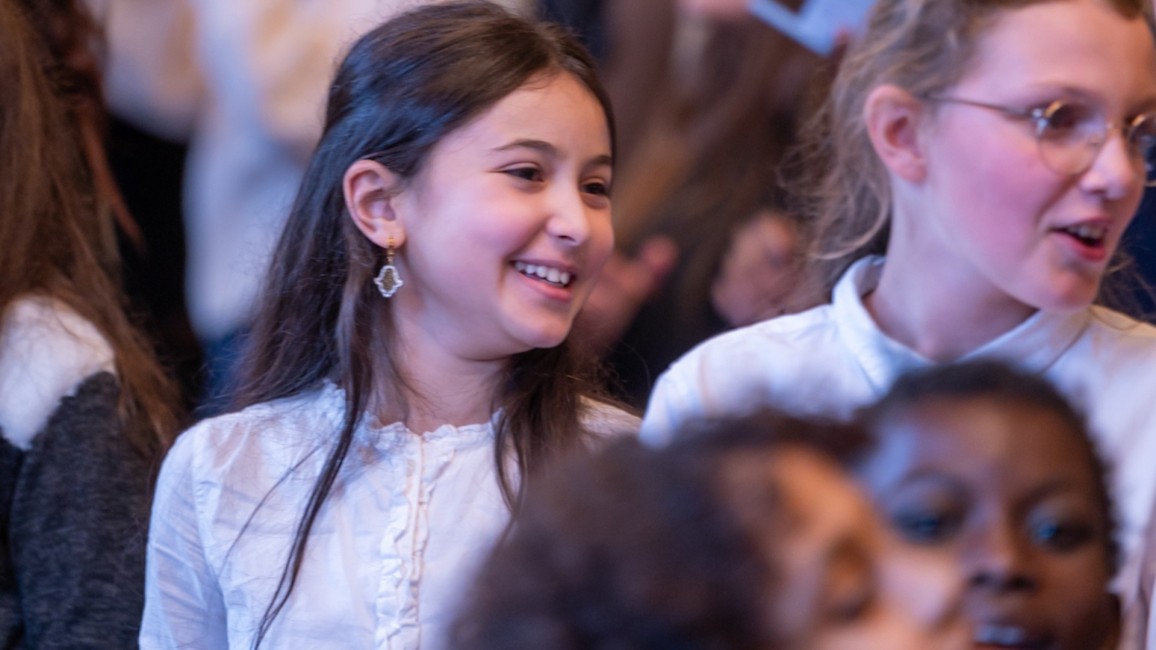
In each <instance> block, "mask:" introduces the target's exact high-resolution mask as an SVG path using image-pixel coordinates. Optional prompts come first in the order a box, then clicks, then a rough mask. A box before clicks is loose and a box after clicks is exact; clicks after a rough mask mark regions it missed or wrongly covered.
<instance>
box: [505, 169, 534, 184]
mask: <svg viewBox="0 0 1156 650" xmlns="http://www.w3.org/2000/svg"><path fill="white" fill-rule="evenodd" d="M506 173H507V174H509V175H510V176H514V177H516V178H520V179H522V180H525V181H534V182H537V181H540V180H542V170H540V169H538V168H537V167H514V168H513V169H507V170H506Z"/></svg>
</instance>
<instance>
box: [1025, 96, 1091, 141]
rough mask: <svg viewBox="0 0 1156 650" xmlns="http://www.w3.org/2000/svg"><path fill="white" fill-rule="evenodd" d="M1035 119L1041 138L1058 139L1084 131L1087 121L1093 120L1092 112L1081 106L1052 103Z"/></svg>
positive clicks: (1067, 103) (1068, 103) (1072, 103)
mask: <svg viewBox="0 0 1156 650" xmlns="http://www.w3.org/2000/svg"><path fill="white" fill-rule="evenodd" d="M1037 110H1039V109H1037ZM1037 119H1038V122H1037V127H1038V128H1039V132H1040V135H1041V136H1043V137H1051V138H1060V137H1066V136H1069V135H1071V134H1073V133H1077V132H1082V131H1085V130H1086V129H1087V128H1088V121H1089V120H1090V119H1093V112H1092V110H1091V109H1090V108H1088V107H1087V106H1084V105H1083V104H1078V103H1075V102H1065V101H1054V102H1052V103H1051V104H1049V105H1048V107H1047V108H1044V109H1042V110H1040V112H1039V117H1038V118H1037Z"/></svg>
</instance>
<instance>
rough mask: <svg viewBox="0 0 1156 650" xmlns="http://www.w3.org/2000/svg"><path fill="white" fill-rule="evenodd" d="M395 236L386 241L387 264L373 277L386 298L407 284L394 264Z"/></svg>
mask: <svg viewBox="0 0 1156 650" xmlns="http://www.w3.org/2000/svg"><path fill="white" fill-rule="evenodd" d="M393 249H394V245H393V237H390V238H389V241H387V242H386V243H385V266H383V267H381V270H380V271H378V272H377V277H376V278H374V279H373V283H374V284H376V285H377V290H378V291H380V292H381V295H383V296H385V297H386V298H392V297H393V294H395V293H397V290H398V289H400V288H401V287H402V285H404V284H405V281H404V280H402V279H401V274H399V273H398V272H397V267H396V266H394V265H393Z"/></svg>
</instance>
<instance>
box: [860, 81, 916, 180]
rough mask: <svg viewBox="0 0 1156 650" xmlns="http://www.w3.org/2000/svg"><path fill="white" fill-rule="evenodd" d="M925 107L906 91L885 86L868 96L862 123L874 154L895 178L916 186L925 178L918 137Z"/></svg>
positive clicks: (893, 86) (888, 85)
mask: <svg viewBox="0 0 1156 650" xmlns="http://www.w3.org/2000/svg"><path fill="white" fill-rule="evenodd" d="M925 116H926V112H925V111H924V104H923V102H921V101H920V100H919V99H917V98H916V97H915V96H914V95H912V94H911V93H909V92H907V91H906V90H904V89H902V88H900V87H899V86H895V85H892V84H884V85H882V86H879V87H877V88H875V89H874V90H872V91H871V93H870V94H868V95H867V101H866V102H865V103H864V104H863V121H864V123H866V125H867V135H868V136H869V137H870V138H871V144H872V145H873V146H874V147H875V153H876V154H877V155H878V156H879V159H880V160H882V161H883V164H884V165H886V166H887V168H888V169H889V170H891V172H892V173H893V174H895V175H896V176H899V177H900V178H902V179H904V180H906V181H909V182H912V183H918V182H920V181H922V180H923V178H924V176H925V175H926V170H927V165H926V157H925V156H924V150H923V141H922V140H921V138H920V137H919V135H920V126H921V123H920V122H921V120H923V119H925Z"/></svg>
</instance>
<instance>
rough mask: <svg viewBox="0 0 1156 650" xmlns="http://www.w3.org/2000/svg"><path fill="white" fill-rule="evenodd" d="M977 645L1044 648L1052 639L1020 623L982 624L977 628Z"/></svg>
mask: <svg viewBox="0 0 1156 650" xmlns="http://www.w3.org/2000/svg"><path fill="white" fill-rule="evenodd" d="M975 645H976V646H979V647H983V648H1013V649H1016V650H1044V649H1045V648H1048V647H1050V645H1051V642H1050V640H1049V639H1048V638H1047V637H1046V636H1044V635H1041V634H1039V633H1038V632H1031V631H1029V630H1027V629H1025V628H1022V627H1020V626H1018V625H994V624H981V625H978V626H976V629H975Z"/></svg>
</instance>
